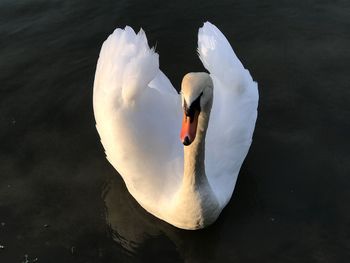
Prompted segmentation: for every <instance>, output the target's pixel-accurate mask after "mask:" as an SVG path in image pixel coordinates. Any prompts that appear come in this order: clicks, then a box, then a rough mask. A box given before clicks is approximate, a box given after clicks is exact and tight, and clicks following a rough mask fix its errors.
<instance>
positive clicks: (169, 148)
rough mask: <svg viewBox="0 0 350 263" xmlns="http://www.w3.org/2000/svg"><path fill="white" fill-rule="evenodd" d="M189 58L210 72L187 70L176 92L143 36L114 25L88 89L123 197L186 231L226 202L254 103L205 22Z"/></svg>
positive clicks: (245, 80) (229, 52)
mask: <svg viewBox="0 0 350 263" xmlns="http://www.w3.org/2000/svg"><path fill="white" fill-rule="evenodd" d="M198 54H199V58H200V60H201V61H202V63H203V65H204V67H205V68H206V69H207V70H208V71H209V73H205V72H191V73H188V74H186V75H185V76H184V78H183V80H182V83H181V92H180V94H178V92H177V91H176V90H175V89H174V87H173V86H172V84H171V82H170V81H169V79H168V78H167V77H166V76H165V74H164V73H163V72H162V71H161V70H160V69H159V58H158V54H157V53H156V52H155V50H154V48H150V47H149V45H148V42H147V38H146V34H145V32H144V31H143V30H142V29H140V31H139V32H138V33H137V34H136V33H135V32H134V30H133V29H132V28H131V27H129V26H126V27H125V28H124V29H121V28H117V29H115V30H114V32H113V33H112V34H111V35H110V36H109V37H108V38H107V40H106V41H105V42H104V43H103V45H102V48H101V51H100V55H99V58H98V62H97V66H96V73H95V80H94V89H93V108H94V116H95V121H96V129H97V131H98V134H99V136H100V139H101V143H102V145H103V147H104V150H105V154H106V158H107V159H108V161H109V162H110V163H111V164H112V166H113V167H114V168H115V169H116V170H117V171H118V172H119V174H120V175H121V176H122V178H123V180H124V182H125V184H126V187H127V189H128V191H129V192H130V194H131V195H132V196H133V197H134V198H135V199H136V200H137V202H138V203H139V204H140V205H141V206H142V207H143V208H144V209H145V210H146V211H148V212H149V213H151V214H153V215H154V216H156V217H158V218H160V219H162V220H164V221H166V222H168V223H169V224H171V225H173V226H175V227H178V228H182V229H188V230H194V229H200V228H204V227H206V226H208V225H210V224H212V223H213V222H214V221H215V220H216V219H217V218H218V217H219V215H220V213H221V211H222V209H223V208H224V207H225V206H226V205H227V203H228V202H229V200H230V198H231V196H232V193H233V190H234V187H235V184H236V180H237V176H238V173H239V170H240V167H241V165H242V163H243V161H244V158H245V156H246V155H247V153H248V150H249V147H250V145H251V142H252V136H253V132H254V127H255V122H256V118H257V106H258V100H259V95H258V89H257V83H256V82H255V81H253V79H252V77H251V75H250V73H249V71H248V70H246V69H245V68H244V66H243V65H242V63H241V62H240V60H239V59H238V58H237V56H236V55H235V53H234V51H233V49H232V47H231V45H230V44H229V42H228V41H227V39H226V38H225V36H224V35H223V34H222V33H221V31H220V30H219V29H218V28H217V27H216V26H215V25H213V24H211V23H210V22H205V23H204V25H203V26H202V27H201V28H200V29H199V32H198ZM179 134H180V138H179Z"/></svg>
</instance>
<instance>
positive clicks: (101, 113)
mask: <svg viewBox="0 0 350 263" xmlns="http://www.w3.org/2000/svg"><path fill="white" fill-rule="evenodd" d="M94 114H95V119H96V127H97V130H98V133H99V135H100V138H101V142H102V144H103V147H104V149H105V152H106V155H107V159H108V160H109V161H110V162H111V164H112V165H113V166H114V167H115V168H116V169H117V170H118V172H119V173H120V174H121V176H122V177H123V179H124V181H125V183H126V185H127V187H128V189H129V191H130V192H131V194H132V195H133V196H134V197H135V198H136V199H137V200H138V201H139V202H140V203H141V204H142V205H143V206H144V207H145V208H146V209H147V206H148V204H155V203H157V202H163V201H166V198H168V197H170V196H171V191H172V190H173V189H176V184H177V183H178V182H179V179H180V178H181V176H182V169H183V168H182V166H183V156H182V147H181V142H180V139H179V136H178V134H179V131H180V128H181V102H180V96H179V95H178V93H177V92H176V90H175V89H174V88H173V86H172V85H171V83H170V81H169V80H168V78H167V77H166V76H165V75H164V74H163V73H162V72H161V71H160V70H159V62H158V54H157V53H155V51H154V50H153V49H150V48H149V46H148V43H147V38H146V35H145V33H144V32H143V31H142V30H140V32H139V33H138V34H135V32H134V31H133V29H131V28H130V27H126V28H125V29H124V30H123V29H119V28H118V29H116V30H115V31H114V32H113V34H111V35H110V36H109V37H108V39H107V40H106V41H105V42H104V43H103V46H102V49H101V52H100V57H99V60H98V63H97V68H96V74H95V83H94ZM163 191H164V193H166V194H162V193H163ZM163 197H164V200H163V199H162V198H163Z"/></svg>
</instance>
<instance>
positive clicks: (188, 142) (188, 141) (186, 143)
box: [182, 136, 191, 146]
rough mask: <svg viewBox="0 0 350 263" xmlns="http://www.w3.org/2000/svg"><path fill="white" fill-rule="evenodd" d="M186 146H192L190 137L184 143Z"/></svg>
mask: <svg viewBox="0 0 350 263" xmlns="http://www.w3.org/2000/svg"><path fill="white" fill-rule="evenodd" d="M182 143H183V144H184V145H185V146H188V145H190V144H191V141H190V138H189V137H188V136H186V137H185V139H184V141H183V142H182Z"/></svg>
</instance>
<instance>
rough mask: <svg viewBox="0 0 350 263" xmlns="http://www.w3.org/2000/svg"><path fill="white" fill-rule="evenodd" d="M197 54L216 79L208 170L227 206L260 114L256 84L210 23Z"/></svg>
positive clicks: (201, 32) (200, 36) (208, 139)
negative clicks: (258, 113) (258, 112)
mask: <svg viewBox="0 0 350 263" xmlns="http://www.w3.org/2000/svg"><path fill="white" fill-rule="evenodd" d="M198 53H199V57H200V59H201V61H202V63H203V65H204V67H205V68H206V69H207V70H208V71H209V72H210V76H211V77H212V79H213V82H214V101H213V107H212V111H211V115H210V121H209V127H208V131H207V137H206V153H205V154H206V159H205V166H206V172H207V176H208V178H209V182H210V184H211V186H212V188H213V190H214V192H215V193H216V195H217V197H218V199H219V202H220V203H221V204H222V205H226V203H227V202H228V201H229V200H230V198H231V195H232V192H233V189H234V186H235V183H236V180H237V176H238V173H239V170H240V167H241V165H242V163H243V160H244V158H245V156H246V154H247V153H248V150H249V147H250V144H251V142H252V136H253V132H254V127H255V121H256V117H257V105H258V90H257V83H256V82H254V81H253V80H252V77H251V76H250V74H249V71H248V70H246V69H245V68H244V67H243V65H242V63H241V62H240V61H239V59H238V58H237V56H236V55H235V53H234V51H233V49H232V47H231V45H230V44H229V42H228V41H227V39H226V38H225V36H224V35H223V34H222V33H221V32H220V30H219V29H218V28H217V27H216V26H214V25H213V24H211V23H209V22H206V23H204V25H203V27H202V28H200V29H199V33H198Z"/></svg>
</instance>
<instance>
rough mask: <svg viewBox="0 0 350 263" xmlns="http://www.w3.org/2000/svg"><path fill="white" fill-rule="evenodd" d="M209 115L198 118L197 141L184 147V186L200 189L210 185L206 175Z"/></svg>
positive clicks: (201, 115)
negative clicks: (205, 163)
mask: <svg viewBox="0 0 350 263" xmlns="http://www.w3.org/2000/svg"><path fill="white" fill-rule="evenodd" d="M209 115H210V114H209V113H206V112H201V113H200V114H199V116H198V127H197V134H196V139H195V140H194V141H193V142H192V143H191V145H189V146H185V147H184V176H183V182H182V183H183V186H184V187H189V188H194V189H198V188H199V187H201V186H202V185H206V184H208V179H207V176H206V174H205V165H204V160H205V136H206V132H207V127H208V122H209Z"/></svg>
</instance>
